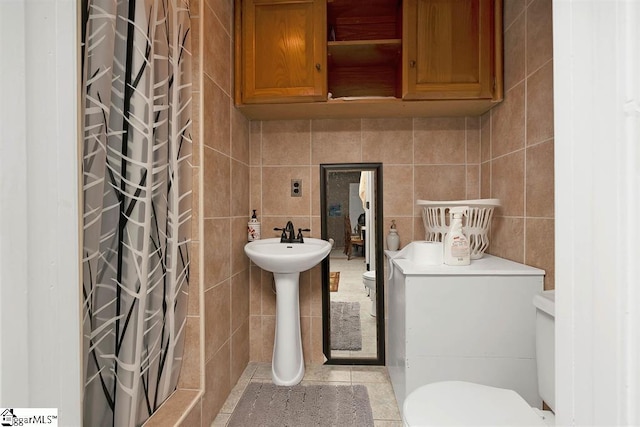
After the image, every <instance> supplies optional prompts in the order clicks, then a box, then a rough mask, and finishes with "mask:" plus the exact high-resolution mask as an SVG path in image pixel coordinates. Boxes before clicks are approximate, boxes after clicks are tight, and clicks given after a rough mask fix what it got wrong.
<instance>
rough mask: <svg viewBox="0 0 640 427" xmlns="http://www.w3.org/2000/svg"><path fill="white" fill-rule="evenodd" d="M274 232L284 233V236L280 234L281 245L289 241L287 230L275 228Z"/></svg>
mask: <svg viewBox="0 0 640 427" xmlns="http://www.w3.org/2000/svg"><path fill="white" fill-rule="evenodd" d="M273 231H282V234H280V243H284V241H285V240H287V230H286V229H285V228H278V227H274V228H273Z"/></svg>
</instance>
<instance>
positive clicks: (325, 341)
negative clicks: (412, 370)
mask: <svg viewBox="0 0 640 427" xmlns="http://www.w3.org/2000/svg"><path fill="white" fill-rule="evenodd" d="M340 171H342V172H347V171H373V172H375V173H376V183H375V191H376V206H375V210H374V214H375V217H376V225H375V233H376V238H375V239H376V240H375V245H376V250H375V260H376V270H379V273H376V339H377V343H376V344H377V351H376V353H377V357H375V358H372V357H367V358H355V357H354V358H351V357H350V358H346V357H331V342H330V341H331V324H330V323H331V319H330V316H331V315H330V291H329V268H330V265H329V263H330V261H329V258H330V256H328V257H326V258H325V259H324V260H322V351H323V353H324V355H325V357H326V358H327V362H326V363H327V364H330V365H384V364H385V322H384V319H385V312H384V300H385V298H384V239H383V235H382V233H383V223H384V218H383V216H382V215H383V209H382V207H383V199H382V163H325V164H321V165H320V222H321V237H322V239H324V240H329V236H328V235H327V234H328V232H327V213H328V206H327V179H328V178H329V173H330V172H340Z"/></svg>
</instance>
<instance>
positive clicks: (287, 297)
mask: <svg viewBox="0 0 640 427" xmlns="http://www.w3.org/2000/svg"><path fill="white" fill-rule="evenodd" d="M273 276H274V278H275V282H276V336H275V341H274V345H273V360H272V362H271V376H272V379H273V383H274V384H276V385H284V386H290V385H296V384H298V383H299V382H300V381H302V377H303V376H304V357H303V355H302V339H301V337H300V301H299V299H298V297H299V294H300V288H299V281H300V273H273Z"/></svg>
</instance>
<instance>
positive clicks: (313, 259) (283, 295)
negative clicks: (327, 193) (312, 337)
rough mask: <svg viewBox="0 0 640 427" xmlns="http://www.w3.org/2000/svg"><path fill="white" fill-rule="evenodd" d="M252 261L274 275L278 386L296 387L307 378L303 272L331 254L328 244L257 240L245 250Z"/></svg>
mask: <svg viewBox="0 0 640 427" xmlns="http://www.w3.org/2000/svg"><path fill="white" fill-rule="evenodd" d="M244 251H245V253H246V254H247V256H248V257H249V258H251V261H253V262H254V263H255V264H256V265H257V266H258V267H260V268H262V269H263V270H267V271H271V272H272V273H273V278H274V279H275V282H276V331H275V338H274V343H273V358H272V359H271V378H272V379H273V382H274V384H276V385H283V386H292V385H296V384H298V383H299V382H300V381H301V380H302V377H303V376H304V356H303V354H302V337H301V334H300V301H299V299H300V298H299V297H300V287H299V285H300V272H302V271H305V270H308V269H310V268H311V267H313V266H314V265H316V264H318V263H319V262H320V261H322V260H323V259H324V258H325V257H326V256H327V255H328V254H329V252H330V251H331V244H330V243H329V242H327V241H325V240H320V239H313V238H311V237H309V238H305V239H304V243H280V239H279V238H274V239H264V240H255V241H253V242H250V243H247V244H246V245H245V246H244Z"/></svg>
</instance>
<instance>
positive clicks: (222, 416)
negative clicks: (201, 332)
mask: <svg viewBox="0 0 640 427" xmlns="http://www.w3.org/2000/svg"><path fill="white" fill-rule="evenodd" d="M265 381H271V364H270V363H257V362H250V363H249V365H248V366H247V368H246V369H245V370H244V373H243V374H242V376H241V377H240V379H239V380H238V383H237V384H236V386H235V387H234V388H233V390H232V391H231V394H230V395H229V397H228V398H227V401H226V402H225V404H224V406H223V407H222V409H221V410H220V413H219V414H218V416H217V417H216V419H215V420H214V422H213V424H212V427H224V426H226V425H227V422H228V421H229V419H230V418H231V415H232V414H233V410H234V408H235V406H236V404H237V403H238V401H239V400H240V397H241V396H242V393H243V392H244V390H245V388H246V387H247V385H248V384H249V383H250V382H265ZM301 384H302V385H305V384H335V385H349V384H353V385H355V384H363V385H365V386H366V387H367V391H368V393H369V400H370V402H371V410H372V412H373V420H374V426H375V427H402V421H401V418H400V412H399V411H398V405H397V403H396V399H395V395H394V394H393V388H392V386H391V382H390V380H389V375H388V374H387V369H386V368H385V367H384V366H345V365H340V366H336V365H332V366H330V365H313V366H307V367H306V371H305V375H304V378H303V379H302V382H301ZM299 427H304V426H299Z"/></svg>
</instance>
